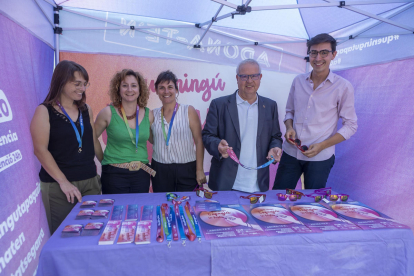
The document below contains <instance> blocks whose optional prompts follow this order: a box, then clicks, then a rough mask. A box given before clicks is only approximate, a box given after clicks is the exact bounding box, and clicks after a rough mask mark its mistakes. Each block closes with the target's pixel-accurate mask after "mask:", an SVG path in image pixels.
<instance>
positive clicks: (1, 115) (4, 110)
mask: <svg viewBox="0 0 414 276" xmlns="http://www.w3.org/2000/svg"><path fill="white" fill-rule="evenodd" d="M12 119H13V112H12V110H11V107H10V104H9V101H8V100H7V98H6V95H5V94H4V92H3V91H2V90H0V123H4V122H8V121H11V120H12Z"/></svg>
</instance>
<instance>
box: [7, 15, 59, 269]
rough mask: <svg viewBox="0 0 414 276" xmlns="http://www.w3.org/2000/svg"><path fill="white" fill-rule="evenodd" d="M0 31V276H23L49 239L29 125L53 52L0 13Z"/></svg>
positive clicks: (42, 92)
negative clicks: (0, 71) (0, 70)
mask: <svg viewBox="0 0 414 276" xmlns="http://www.w3.org/2000/svg"><path fill="white" fill-rule="evenodd" d="M0 30H1V32H0V41H1V43H0V68H1V69H2V73H1V74H0V195H1V200H0V210H1V211H0V273H1V275H6V274H7V275H23V273H24V272H26V274H25V275H27V274H33V273H34V272H35V271H36V267H37V262H38V258H39V254H40V250H41V248H42V246H43V245H44V244H45V242H46V241H47V239H48V237H49V227H48V225H47V220H46V216H45V210H44V207H43V203H42V197H41V194H40V184H39V177H38V173H39V169H40V166H39V162H38V161H37V158H36V157H35V156H34V154H33V146H32V140H31V136H30V130H29V127H30V121H31V119H32V117H33V114H34V110H35V108H36V106H37V105H38V104H39V103H40V102H42V101H43V99H44V98H45V96H46V94H47V90H48V87H49V83H50V80H51V77H52V71H53V50H52V49H51V48H50V47H49V46H48V45H46V44H45V43H44V42H42V41H40V40H39V39H37V38H35V37H34V36H33V35H31V34H30V33H29V32H28V31H26V30H24V29H23V28H22V27H21V26H19V25H17V24H16V23H15V22H13V21H12V20H10V19H8V18H7V17H5V16H3V15H1V14H0ZM16 34H18V35H16ZM19 272H20V274H19Z"/></svg>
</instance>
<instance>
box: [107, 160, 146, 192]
mask: <svg viewBox="0 0 414 276" xmlns="http://www.w3.org/2000/svg"><path fill="white" fill-rule="evenodd" d="M147 166H149V164H147ZM101 183H102V194H128V193H148V192H149V187H150V175H149V174H148V173H147V172H146V171H144V170H138V171H130V170H128V169H122V168H117V167H114V166H111V165H104V166H102V176H101Z"/></svg>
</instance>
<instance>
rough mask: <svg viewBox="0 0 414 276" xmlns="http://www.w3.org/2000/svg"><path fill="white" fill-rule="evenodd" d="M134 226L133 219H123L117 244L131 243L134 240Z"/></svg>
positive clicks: (135, 225) (135, 224) (135, 223)
mask: <svg viewBox="0 0 414 276" xmlns="http://www.w3.org/2000/svg"><path fill="white" fill-rule="evenodd" d="M136 227H137V222H136V221H135V220H129V221H123V222H122V224H121V233H120V234H119V237H118V241H117V244H126V243H132V242H133V241H134V236H135V229H136Z"/></svg>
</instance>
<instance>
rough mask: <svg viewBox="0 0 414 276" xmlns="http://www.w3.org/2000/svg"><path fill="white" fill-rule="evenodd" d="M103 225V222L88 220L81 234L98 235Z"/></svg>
mask: <svg viewBox="0 0 414 276" xmlns="http://www.w3.org/2000/svg"><path fill="white" fill-rule="evenodd" d="M103 225H104V223H103V222H90V223H88V224H86V226H85V228H84V229H83V231H82V234H81V236H98V235H99V233H100V232H101V229H102V227H103Z"/></svg>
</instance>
